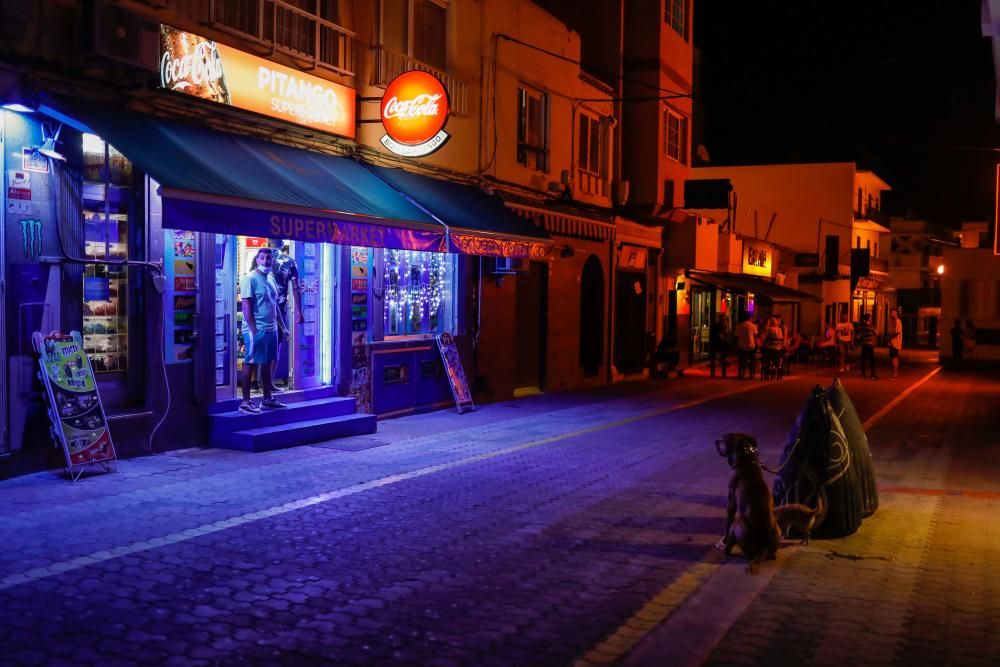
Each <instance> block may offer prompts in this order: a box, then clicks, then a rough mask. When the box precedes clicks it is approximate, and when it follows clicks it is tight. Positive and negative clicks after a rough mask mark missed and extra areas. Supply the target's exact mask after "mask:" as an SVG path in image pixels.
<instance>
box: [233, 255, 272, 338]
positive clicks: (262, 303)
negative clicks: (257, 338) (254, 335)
mask: <svg viewBox="0 0 1000 667" xmlns="http://www.w3.org/2000/svg"><path fill="white" fill-rule="evenodd" d="M240 295H241V296H242V297H243V298H244V299H247V298H252V299H253V319H254V321H255V322H256V323H257V331H276V330H277V328H278V321H277V319H276V315H275V313H276V311H277V306H278V285H277V284H276V283H275V282H274V276H272V275H271V274H267V276H265V275H264V274H263V273H261V272H260V271H258V270H257V269H254V270H253V271H251V272H250V273H248V274H246V275H245V276H243V280H241V281H240ZM249 330H250V325H249V324H248V323H247V321H246V320H243V331H244V332H247V331H249Z"/></svg>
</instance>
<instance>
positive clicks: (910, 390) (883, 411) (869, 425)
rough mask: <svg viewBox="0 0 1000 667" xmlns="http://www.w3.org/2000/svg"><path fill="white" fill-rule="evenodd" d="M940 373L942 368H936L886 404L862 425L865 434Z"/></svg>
mask: <svg viewBox="0 0 1000 667" xmlns="http://www.w3.org/2000/svg"><path fill="white" fill-rule="evenodd" d="M940 372H941V367H940V366H938V367H937V368H935V369H934V370H932V371H931V372H930V373H928V374H927V375H925V376H923V377H922V378H920V379H919V380H917V381H916V382H914V383H913V384H911V385H910V386H909V387H907V388H906V389H905V390H904V391H903V393H902V394H900V395H899V396H897V397H896V398H894V399H892V400H891V401H889V402H888V403H886V404H885V405H884V406H882V409H881V410H879V411H878V412H876V413H875V414H873V415H872V416H871V417H869V418H868V419H867V421H865V423H864V424H862V425H861V428H863V429H864V431H865V433H867V432H868V431H870V430H871V429H872V427H873V426H875V424H877V423H878V422H879V420H881V419H882V417H885V416H886V415H887V414H889V413H890V412H891V411H892V410H893V408H895V407H896V406H897V405H899V404H900V403H902V402H903V401H905V400H906V398H907V397H908V396H909V395H910V394H912V393H913V392H915V391H916V390H917V389H920V388H921V387H923V386H924V385H925V384H927V383H928V382H930V379H931V378H932V377H934V376H935V375H937V374H938V373H940Z"/></svg>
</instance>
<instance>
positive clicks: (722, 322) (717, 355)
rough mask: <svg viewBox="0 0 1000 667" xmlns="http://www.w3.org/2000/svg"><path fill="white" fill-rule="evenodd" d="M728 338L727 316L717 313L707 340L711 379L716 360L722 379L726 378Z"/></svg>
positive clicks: (713, 375)
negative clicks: (717, 315) (717, 316)
mask: <svg viewBox="0 0 1000 667" xmlns="http://www.w3.org/2000/svg"><path fill="white" fill-rule="evenodd" d="M729 337H730V332H729V316H728V315H726V314H725V313H719V318H718V319H717V320H716V321H715V323H714V324H712V329H711V332H710V333H709V338H708V353H709V359H710V361H709V369H710V372H711V375H712V377H715V362H716V359H718V361H719V367H720V368H721V369H722V377H726V369H727V368H728V367H729Z"/></svg>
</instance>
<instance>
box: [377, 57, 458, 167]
mask: <svg viewBox="0 0 1000 667" xmlns="http://www.w3.org/2000/svg"><path fill="white" fill-rule="evenodd" d="M449 111H450V109H449V105H448V91H447V90H445V87H444V84H442V83H441V82H440V81H439V80H438V79H437V77H435V76H434V75H433V74H428V73H427V72H420V71H416V70H414V71H411V72H405V73H403V74H400V75H399V76H397V77H396V78H395V79H393V80H392V83H390V84H389V87H388V88H386V89H385V95H383V96H382V125H383V126H384V127H385V132H386V134H385V136H384V137H382V145H383V146H385V147H386V148H387V149H389V150H390V151H392V152H393V153H396V154H397V155H405V156H407V157H419V156H422V155H429V154H431V153H433V152H434V151H436V150H437V149H439V148H441V146H443V145H444V143H445V142H446V141H447V140H448V136H449V135H448V133H446V132H445V131H444V126H445V123H447V122H448V113H449Z"/></svg>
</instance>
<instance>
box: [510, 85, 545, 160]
mask: <svg viewBox="0 0 1000 667" xmlns="http://www.w3.org/2000/svg"><path fill="white" fill-rule="evenodd" d="M522 96H524V97H525V99H535V100H538V101H539V105H540V107H541V118H540V120H539V123H540V125H541V128H540V130H539V133H540V134H541V144H530V143H528V137H527V132H528V131H527V123H528V117H527V112H526V111H525V110H524V109H523V107H524V106H525V105H524V104H522V101H521V98H522ZM516 106H517V124H516V125H515V128H516V132H517V135H516V142H517V143H516V152H515V159H516V160H517V163H518V164H520V165H522V166H524V167H528V168H529V169H534V170H535V171H541V172H546V173H548V171H549V96H548V93H546V92H545V91H543V90H541V89H539V88H535V87H533V86H530V85H528V84H525V83H521V84H518V87H517V105H516ZM522 111H523V112H524V113H523V114H522ZM522 137H523V139H522Z"/></svg>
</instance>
